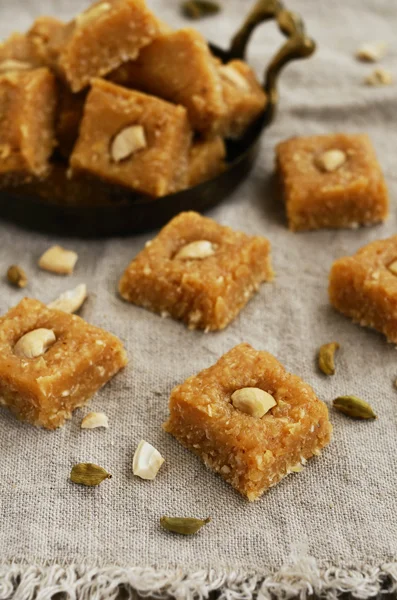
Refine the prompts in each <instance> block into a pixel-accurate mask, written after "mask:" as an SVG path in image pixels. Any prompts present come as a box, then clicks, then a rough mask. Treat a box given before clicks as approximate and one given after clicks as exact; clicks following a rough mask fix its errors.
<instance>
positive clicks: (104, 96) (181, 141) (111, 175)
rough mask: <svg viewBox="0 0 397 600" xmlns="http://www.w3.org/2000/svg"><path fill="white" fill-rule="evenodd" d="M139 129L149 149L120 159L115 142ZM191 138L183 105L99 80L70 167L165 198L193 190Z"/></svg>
mask: <svg viewBox="0 0 397 600" xmlns="http://www.w3.org/2000/svg"><path fill="white" fill-rule="evenodd" d="M134 125H135V126H140V127H141V128H142V131H143V137H144V141H145V147H143V148H141V149H139V150H138V151H137V152H134V153H131V155H127V156H126V157H125V159H123V160H115V159H114V156H113V155H112V142H113V141H114V139H115V138H116V136H117V135H118V134H119V133H120V132H122V131H123V130H124V129H125V128H127V127H131V126H134ZM191 136H192V133H191V128H190V125H189V123H188V120H187V114H186V110H185V109H184V108H183V107H182V106H175V105H174V104H170V103H169V102H165V101H164V100H159V99H158V98H154V97H153V96H148V95H146V94H141V93H139V92H135V91H132V90H127V89H125V88H122V87H120V86H118V85H114V84H113V83H109V82H107V81H103V80H101V79H96V80H95V81H94V82H93V85H92V88H91V91H90V93H89V95H88V97H87V101H86V105H85V108H84V118H83V121H82V123H81V125H80V131H79V138H78V141H77V143H76V146H75V147H74V150H73V154H72V156H71V158H70V164H71V166H72V167H73V168H74V169H75V170H76V171H83V172H87V173H90V174H92V175H96V176H98V177H100V178H101V179H104V180H105V181H109V182H111V183H116V184H119V185H125V186H128V187H131V188H132V189H135V190H137V191H138V192H142V193H144V194H148V195H150V196H165V195H166V194H168V193H171V192H173V191H177V190H179V189H181V188H183V187H186V185H187V181H188V152H189V149H190V143H191Z"/></svg>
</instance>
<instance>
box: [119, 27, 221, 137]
mask: <svg viewBox="0 0 397 600" xmlns="http://www.w3.org/2000/svg"><path fill="white" fill-rule="evenodd" d="M111 79H112V80H113V81H115V82H116V83H118V84H120V85H124V86H127V87H131V88H133V89H139V90H142V91H144V92H147V93H149V94H154V95H155V96H159V97H160V98H164V99H165V100H168V101H170V102H174V103H175V104H181V105H182V106H185V107H186V109H187V111H188V114H189V119H190V122H191V124H192V127H193V129H196V130H198V131H201V132H211V131H215V130H216V129H217V128H218V127H219V121H220V118H221V117H223V116H224V115H225V113H226V104H225V101H224V99H223V88H222V83H221V78H220V75H219V73H218V69H217V65H216V64H215V61H214V58H213V56H212V55H211V52H210V50H209V47H208V43H207V41H206V40H205V39H204V37H203V36H202V35H201V33H199V32H198V31H195V30H194V29H190V28H186V29H180V30H179V31H175V32H171V33H168V34H166V35H161V36H159V37H158V38H157V39H156V40H154V41H153V42H152V43H151V44H150V45H149V46H147V47H146V48H144V49H143V50H142V52H141V53H140V55H139V57H138V58H137V60H135V61H131V62H129V63H126V64H125V65H122V66H121V67H120V69H119V70H118V71H116V72H115V73H112V75H111Z"/></svg>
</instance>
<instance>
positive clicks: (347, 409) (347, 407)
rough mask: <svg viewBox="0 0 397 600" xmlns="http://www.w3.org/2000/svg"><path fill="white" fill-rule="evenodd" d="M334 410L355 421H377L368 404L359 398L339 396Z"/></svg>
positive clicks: (334, 403) (335, 401)
mask: <svg viewBox="0 0 397 600" xmlns="http://www.w3.org/2000/svg"><path fill="white" fill-rule="evenodd" d="M333 405H334V408H336V410H338V411H339V412H342V413H343V414H345V415H347V416H348V417H352V418H353V419H377V418H378V417H377V416H376V414H375V413H374V411H373V410H372V408H371V406H370V405H369V404H368V402H365V401H364V400H361V398H357V396H339V398H336V399H335V400H334V402H333Z"/></svg>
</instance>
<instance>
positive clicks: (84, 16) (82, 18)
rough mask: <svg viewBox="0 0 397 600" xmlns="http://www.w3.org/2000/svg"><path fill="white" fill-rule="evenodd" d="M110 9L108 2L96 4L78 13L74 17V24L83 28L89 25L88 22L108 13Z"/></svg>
mask: <svg viewBox="0 0 397 600" xmlns="http://www.w3.org/2000/svg"><path fill="white" fill-rule="evenodd" d="M111 8H112V6H111V4H110V2H101V4H96V5H94V6H92V7H90V8H89V9H88V10H86V11H84V12H82V13H80V14H79V15H77V17H76V24H77V25H78V26H79V27H83V26H85V25H87V23H90V21H94V20H95V19H99V17H101V16H102V15H104V14H105V13H107V12H109V10H110V9H111Z"/></svg>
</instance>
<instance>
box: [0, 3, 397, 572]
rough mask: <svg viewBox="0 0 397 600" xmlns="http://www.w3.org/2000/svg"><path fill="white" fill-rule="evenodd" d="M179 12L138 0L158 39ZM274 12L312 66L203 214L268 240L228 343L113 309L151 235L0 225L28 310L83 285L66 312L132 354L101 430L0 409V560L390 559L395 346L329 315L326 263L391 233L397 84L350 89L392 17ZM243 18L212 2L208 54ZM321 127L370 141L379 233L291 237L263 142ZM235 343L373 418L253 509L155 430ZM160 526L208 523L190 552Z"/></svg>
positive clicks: (394, 506)
mask: <svg viewBox="0 0 397 600" xmlns="http://www.w3.org/2000/svg"><path fill="white" fill-rule="evenodd" d="M178 4H179V2H177V1H176V0H175V1H173V2H170V1H169V0H168V1H166V0H162V1H161V0H157V1H154V0H153V1H152V2H151V6H152V7H153V8H155V9H156V10H157V11H158V13H159V14H160V15H162V16H164V17H165V18H166V19H167V20H168V21H169V23H170V24H171V25H173V26H181V25H186V21H183V19H182V18H181V17H180V16H179V13H178ZM83 6H85V4H83V3H82V2H81V1H80V0H53V1H51V0H43V1H40V0H13V1H12V2H11V0H3V1H2V2H1V5H0V34H1V36H5V35H6V34H8V33H10V32H11V31H12V30H15V29H19V28H20V29H24V28H26V27H28V26H29V24H30V22H31V21H32V20H33V18H34V17H35V16H37V15H39V14H41V13H50V14H56V15H58V16H60V17H61V18H64V17H65V18H66V17H69V16H71V15H72V14H74V13H75V12H76V11H78V10H80V9H81V8H82V7H83ZM288 6H289V7H291V8H293V9H294V10H296V11H299V12H301V13H303V16H304V20H305V22H306V24H307V28H308V32H309V33H310V34H311V35H313V37H315V38H316V40H317V41H318V43H319V49H318V52H317V53H316V55H315V57H313V58H312V59H310V60H308V61H302V62H299V63H294V64H293V65H291V66H289V67H288V68H287V69H286V71H285V73H284V75H283V77H282V82H281V86H280V91H281V106H280V110H279V113H278V117H277V119H276V121H275V123H274V124H273V125H272V127H271V128H270V129H269V130H268V131H266V133H265V135H264V136H263V144H262V152H261V156H260V158H259V160H258V162H257V165H256V168H255V170H254V172H253V173H252V175H251V176H250V178H249V180H247V181H246V182H245V183H244V184H243V185H242V186H241V187H240V189H238V190H237V191H236V193H235V194H234V195H233V196H232V197H231V198H230V199H229V200H228V201H227V202H225V203H224V204H223V205H221V206H219V207H218V208H216V209H215V210H213V211H211V212H210V213H209V216H211V217H213V218H214V219H216V220H218V221H219V222H221V223H223V224H227V225H230V226H232V227H236V228H239V229H242V230H244V231H246V232H247V233H252V234H259V235H264V236H266V237H268V238H269V239H270V240H271V242H272V246H273V257H274V267H275V270H276V274H277V277H276V280H275V282H274V283H272V284H266V285H264V286H263V287H262V288H261V290H260V292H259V294H258V295H257V296H256V297H255V298H254V299H253V300H252V301H251V302H250V304H249V305H248V306H247V307H246V309H245V310H243V312H242V313H241V315H240V316H239V318H238V319H237V320H236V321H235V322H234V323H233V324H232V325H231V326H230V327H229V328H228V329H227V330H226V331H224V332H222V333H218V334H208V335H204V334H202V333H195V332H190V331H188V330H187V329H185V327H184V326H183V325H181V324H179V323H177V322H174V321H172V320H169V319H161V318H159V317H157V316H156V315H152V314H151V313H149V312H146V311H144V310H142V309H139V308H136V307H134V306H132V305H128V304H125V303H123V302H122V301H120V300H119V299H118V297H117V294H116V284H117V280H118V278H119V276H120V274H121V273H122V271H123V269H124V268H125V266H126V265H127V263H128V262H129V261H130V260H131V259H132V257H133V256H134V255H135V254H136V253H137V252H138V251H139V250H140V249H141V248H142V247H143V245H144V243H145V242H146V241H147V240H148V239H150V237H152V235H153V234H151V235H142V236H137V237H131V238H125V239H110V240H107V241H89V242H86V241H80V240H70V241H69V240H67V239H61V238H55V237H53V238H52V237H50V236H44V235H40V234H35V233H32V232H26V231H24V230H21V229H18V228H16V227H14V226H12V225H8V224H5V223H0V238H1V247H2V251H1V253H0V272H1V273H4V272H5V271H6V268H7V267H8V266H9V264H11V263H19V264H21V265H22V266H24V267H25V268H26V270H27V272H28V274H29V280H30V283H29V287H28V288H27V289H26V293H27V294H28V295H31V296H33V297H36V298H38V299H40V300H42V301H44V302H48V301H50V300H52V299H54V298H55V297H56V296H57V295H58V294H59V293H60V292H61V291H63V290H65V289H69V288H71V287H72V286H74V285H76V284H77V283H79V282H86V283H87V285H88V288H89V292H90V297H89V299H88V301H87V303H86V305H85V306H84V308H83V310H82V313H81V314H82V316H83V317H84V318H85V319H87V320H88V321H89V322H91V323H93V324H96V325H99V326H101V327H104V328H105V329H108V330H109V331H111V332H113V333H115V334H116V335H118V336H120V338H121V339H122V340H123V341H124V342H125V345H126V348H127V351H128V354H129V357H130V364H129V366H128V367H127V369H125V371H124V372H122V373H121V374H119V375H118V376H117V377H116V378H115V379H114V380H113V381H112V382H111V383H110V384H109V385H107V386H106V387H105V388H104V389H103V390H102V391H101V392H100V393H98V394H97V395H96V397H95V398H94V399H93V400H92V401H91V403H90V406H89V408H90V409H96V410H103V411H105V412H106V413H107V414H108V416H109V419H110V428H109V430H107V431H104V430H96V431H81V430H80V426H79V424H80V420H81V417H82V416H83V415H84V414H86V412H88V408H85V409H83V410H80V411H78V412H76V413H75V416H74V418H73V420H72V421H71V422H69V423H68V424H67V425H66V426H65V427H64V428H63V429H61V430H59V431H56V432H46V431H42V430H39V429H34V428H33V427H30V426H28V425H24V424H21V423H18V422H17V421H16V420H15V419H14V418H12V417H11V416H10V415H9V414H8V413H7V412H5V411H1V412H0V454H1V461H0V481H1V492H0V515H1V525H0V560H1V559H3V560H8V559H12V558H15V557H21V558H25V559H34V558H36V559H42V560H45V559H59V560H62V561H64V560H74V559H75V560H77V561H78V560H82V559H83V558H84V559H88V560H92V561H99V562H106V563H110V564H112V563H120V564H125V565H137V566H138V565H139V566H144V565H148V566H149V565H150V566H157V567H166V566H173V565H183V566H185V567H187V568H190V567H192V568H194V567H198V568H209V567H226V566H229V567H234V568H240V569H250V570H251V569H258V570H261V569H262V568H263V567H277V566H278V565H280V564H282V563H283V561H284V560H285V559H286V557H287V555H288V554H289V552H290V548H291V545H294V544H296V543H299V542H301V541H302V540H304V539H307V540H308V546H309V550H310V552H311V553H312V554H313V555H314V556H315V557H316V558H318V559H319V560H321V561H327V562H330V563H335V564H336V563H338V562H339V561H340V560H344V561H351V562H354V563H359V562H360V561H364V562H367V563H368V562H372V561H374V562H375V563H378V562H379V561H382V560H385V559H389V558H392V557H393V556H395V555H396V554H397V533H396V531H397V529H396V524H397V522H396V521H397V517H396V515H397V496H396V489H397V471H396V469H395V456H396V454H397V435H396V433H397V432H396V427H397V391H396V389H394V388H393V381H394V379H395V378H396V376H397V365H396V356H397V355H396V350H395V348H394V346H393V345H390V344H387V343H386V342H385V339H384V338H383V337H382V336H380V335H378V334H377V333H374V332H371V331H369V330H364V329H361V328H359V327H358V326H355V325H353V324H352V323H351V322H350V321H349V320H348V319H345V318H344V317H342V316H340V315H338V314H336V313H335V312H334V311H333V310H332V309H331V308H330V306H329V304H328V300H327V275H328V271H329V268H330V266H331V263H332V261H333V260H334V259H336V258H337V257H340V256H342V255H345V254H350V253H353V252H354V251H355V250H356V249H357V248H358V247H360V246H362V245H364V244H366V243H368V242H370V241H372V240H375V239H378V238H383V237H387V236H388V235H391V234H393V233H395V231H396V217H395V204H394V199H395V196H396V193H397V176H396V165H395V161H396V157H395V145H396V134H395V132H396V127H397V113H396V105H397V86H396V85H394V86H391V87H389V88H368V87H366V86H364V85H363V84H362V80H363V77H364V76H365V75H366V74H367V73H368V72H369V71H370V70H371V68H372V67H371V66H368V65H363V64H360V63H358V62H357V61H356V60H355V59H354V58H353V53H354V51H355V49H356V47H357V46H358V45H359V44H360V43H361V42H365V41H370V40H373V39H382V40H385V41H388V42H389V43H390V44H391V52H390V54H389V55H388V57H387V58H386V59H384V65H385V67H387V68H390V69H391V70H392V71H393V70H394V74H395V76H396V77H397V46H396V40H395V24H396V19H397V6H396V4H395V3H394V2H390V0H371V1H370V0H350V1H349V2H343V1H342V0H337V1H335V2H328V1H327V0H321V1H320V0H306V1H305V2H299V1H298V0H290V2H288ZM249 7H250V3H249V2H245V1H242V0H228V2H226V1H225V2H224V10H223V13H222V14H221V15H220V16H218V17H215V18H212V19H208V20H206V21H205V22H204V21H203V22H200V23H199V24H198V27H199V28H200V29H201V30H202V31H203V32H204V33H205V34H206V35H207V37H208V38H209V39H210V40H215V41H216V42H218V43H219V44H221V43H222V44H224V45H226V44H227V41H228V40H229V39H230V36H231V35H232V33H233V32H234V30H235V29H236V27H237V26H238V24H239V23H240V22H241V20H242V18H243V16H244V14H245V13H246V12H247V11H248V9H249ZM280 42H281V36H280V34H279V33H278V32H276V30H275V27H274V25H271V24H268V25H266V27H263V28H261V29H260V30H259V31H258V32H257V33H255V35H254V38H253V41H252V45H251V49H250V61H251V62H252V64H253V65H255V67H256V68H257V69H258V71H259V70H260V69H262V68H263V66H264V65H265V64H266V63H267V61H268V60H269V57H270V56H271V55H272V53H273V51H274V49H275V47H276V46H277V44H279V43H280ZM331 131H347V132H356V131H366V132H368V133H369V134H370V135H371V137H372V140H373V142H374V144H375V146H376V150H377V152H378V156H379V159H380V161H381V164H382V166H383V168H384V172H385V175H386V178H387V181H388V184H389V188H390V195H391V217H390V219H389V221H388V222H387V224H385V225H382V226H378V227H373V228H366V229H360V230H357V231H320V232H316V233H301V234H293V233H290V232H289V231H288V230H287V228H286V223H285V217H284V210H283V206H282V202H281V200H280V198H279V196H278V194H277V192H276V189H275V187H274V182H273V178H272V171H273V161H274V157H273V149H274V145H275V144H276V143H277V142H278V141H280V140H282V139H284V138H287V137H290V136H292V135H308V134H317V133H323V132H331ZM93 218H95V215H93ZM53 243H61V244H63V245H65V246H67V247H70V248H72V249H74V250H76V251H77V252H78V254H79V262H78V265H77V268H76V270H75V274H74V275H73V276H72V277H69V278H61V277H56V276H54V275H51V274H46V273H45V272H42V271H40V270H39V269H38V267H37V259H38V257H39V256H40V254H41V253H42V252H43V251H44V250H45V249H46V248H47V247H48V246H49V245H51V244H53ZM0 287H1V294H0V310H1V313H4V312H5V311H6V310H7V309H8V308H9V307H10V306H12V305H14V304H16V303H17V302H18V301H19V299H20V298H22V296H23V295H24V293H23V292H19V291H15V290H13V289H11V288H10V287H9V286H8V285H7V283H6V282H5V281H2V282H1V283H0ZM334 339H335V340H337V341H339V342H340V344H341V351H340V353H339V355H338V372H337V375H336V376H335V377H333V378H330V379H326V378H324V377H322V376H321V375H320V374H319V373H317V370H316V366H315V355H316V351H317V349H318V347H319V346H320V345H321V344H322V343H325V342H328V341H331V340H334ZM242 341H246V342H249V343H251V344H252V345H253V346H254V347H255V348H257V349H266V350H268V351H270V352H272V353H273V354H275V356H277V357H278V359H279V360H280V361H281V362H282V363H284V364H285V366H286V367H287V368H288V369H289V370H291V371H293V372H295V373H297V374H299V375H300V376H301V377H303V379H304V380H306V381H307V382H309V383H310V384H311V385H312V386H313V387H314V389H315V390H316V392H317V393H318V395H319V396H320V397H321V398H322V399H324V400H325V401H327V402H329V401H331V400H332V398H334V397H335V396H336V395H339V394H346V393H353V394H356V395H359V396H362V397H363V398H365V399H367V400H369V401H370V402H371V404H372V405H373V407H374V409H375V410H376V412H377V413H378V415H379V419H378V420H377V421H376V422H371V423H360V422H353V421H349V420H348V419H346V418H344V417H343V416H342V415H338V414H335V413H334V412H331V419H332V422H333V425H334V428H335V431H334V439H333V442H332V444H331V445H330V447H329V449H327V450H326V451H325V452H324V455H323V456H322V457H320V458H316V459H315V460H313V461H311V462H310V463H309V464H308V466H307V468H306V469H305V470H304V472H303V473H301V474H299V475H291V476H289V477H288V478H287V479H286V480H284V481H283V482H282V483H281V484H280V485H278V486H276V487H275V488H273V489H272V490H271V491H270V493H269V494H267V495H265V496H264V497H263V498H262V499H261V500H260V501H259V502H258V503H255V504H249V503H247V502H246V501H245V500H243V499H242V498H241V497H240V496H238V495H237V493H235V492H234V491H233V490H232V489H231V488H230V487H229V486H228V485H226V484H225V483H224V482H223V481H222V480H221V479H220V478H219V477H217V476H215V475H213V474H212V473H210V472H209V471H207V470H206V469H205V467H204V466H203V465H202V464H201V462H200V461H199V460H198V459H197V458H195V457H194V456H192V455H191V454H190V453H188V452H187V451H185V450H184V449H182V448H181V447H180V446H179V445H178V443H177V442H176V441H174V440H173V439H172V438H171V437H169V436H168V435H167V434H165V433H164V432H163V431H162V429H161V424H162V423H163V421H164V420H165V419H166V417H167V401H168V396H169V392H170V390H171V389H172V387H173V386H174V385H176V384H177V383H179V382H181V381H183V380H184V379H185V378H186V377H188V376H189V375H191V374H193V373H196V372H197V371H199V370H200V369H202V368H205V367H207V366H209V365H210V364H212V363H213V362H215V361H216V360H217V359H218V357H219V356H220V355H221V354H223V353H224V352H225V351H227V350H229V349H230V348H231V347H233V346H234V345H235V344H237V343H239V342H242ZM142 438H144V439H146V440H148V441H150V442H151V443H153V444H154V445H155V446H156V447H157V448H158V449H159V450H160V451H161V453H162V454H163V455H164V456H165V458H166V463H165V465H164V466H163V467H162V469H161V471H160V474H159V476H158V477H157V479H156V480H155V481H154V482H144V481H141V480H139V479H136V478H133V476H132V472H131V465H132V456H133V452H134V449H135V447H136V445H137V444H138V442H139V440H140V439H142ZM79 461H92V462H96V463H98V464H100V465H102V466H104V467H106V468H107V469H108V470H109V471H110V472H111V473H112V474H113V479H112V480H111V481H106V482H104V483H103V484H102V485H101V486H100V487H99V488H98V489H85V488H82V487H79V486H75V485H72V484H71V483H69V481H68V474H69V471H70V468H71V466H72V465H73V464H74V463H76V462H79ZM164 513H168V514H176V515H186V516H203V517H206V516H209V515H210V516H211V517H212V518H213V521H212V523H211V524H210V525H209V526H208V527H207V528H206V529H205V530H204V531H203V532H202V533H201V534H200V535H198V536H197V537H195V538H194V539H192V538H181V537H173V536H171V535H168V534H167V533H165V532H163V531H161V530H160V528H159V525H158V521H159V517H160V516H161V515H162V514H164Z"/></svg>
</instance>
